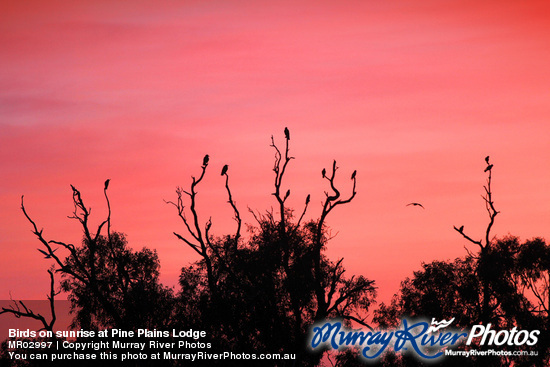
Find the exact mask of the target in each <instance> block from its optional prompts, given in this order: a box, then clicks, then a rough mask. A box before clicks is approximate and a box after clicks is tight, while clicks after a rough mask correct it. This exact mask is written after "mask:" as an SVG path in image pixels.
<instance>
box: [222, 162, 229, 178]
mask: <svg viewBox="0 0 550 367" xmlns="http://www.w3.org/2000/svg"><path fill="white" fill-rule="evenodd" d="M228 168H229V166H228V165H227V164H226V165H225V166H223V168H222V176H223V175H225V174H226V173H227V169H228Z"/></svg>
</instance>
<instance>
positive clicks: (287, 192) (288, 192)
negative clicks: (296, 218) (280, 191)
mask: <svg viewBox="0 0 550 367" xmlns="http://www.w3.org/2000/svg"><path fill="white" fill-rule="evenodd" d="M289 195H290V189H288V190H286V194H285V198H284V199H283V201H285V200H286V198H287V197H288V196H289Z"/></svg>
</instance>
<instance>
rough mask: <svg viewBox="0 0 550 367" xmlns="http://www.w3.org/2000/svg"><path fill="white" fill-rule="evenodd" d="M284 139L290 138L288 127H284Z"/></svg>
mask: <svg viewBox="0 0 550 367" xmlns="http://www.w3.org/2000/svg"><path fill="white" fill-rule="evenodd" d="M285 139H286V140H290V131H289V130H288V127H285Z"/></svg>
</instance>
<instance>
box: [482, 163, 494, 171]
mask: <svg viewBox="0 0 550 367" xmlns="http://www.w3.org/2000/svg"><path fill="white" fill-rule="evenodd" d="M491 168H493V165H492V164H490V165H488V166H487V168H485V169H484V170H483V172H487V171H489V170H490V169H491Z"/></svg>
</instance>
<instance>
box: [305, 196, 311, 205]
mask: <svg viewBox="0 0 550 367" xmlns="http://www.w3.org/2000/svg"><path fill="white" fill-rule="evenodd" d="M310 199H311V195H310V194H307V198H306V205H307V204H309V200H310Z"/></svg>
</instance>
